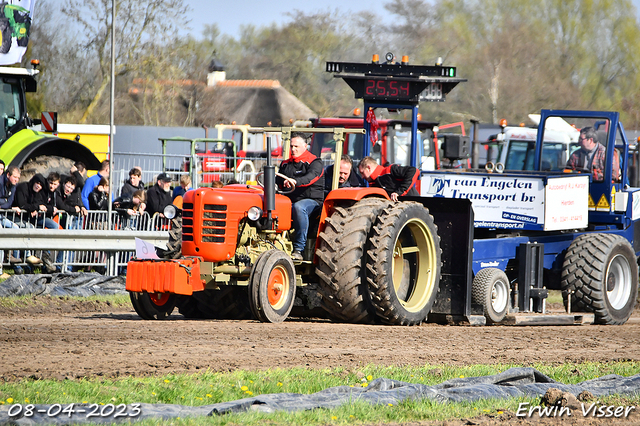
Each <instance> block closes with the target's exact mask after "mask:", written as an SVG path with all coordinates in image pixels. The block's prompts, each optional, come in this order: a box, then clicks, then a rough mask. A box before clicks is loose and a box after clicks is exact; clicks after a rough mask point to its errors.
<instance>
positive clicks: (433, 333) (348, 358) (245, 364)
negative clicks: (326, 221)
mask: <svg viewBox="0 0 640 426" xmlns="http://www.w3.org/2000/svg"><path fill="white" fill-rule="evenodd" d="M0 347H1V348H2V350H0V380H3V381H14V380H17V379H20V378H25V377H27V378H34V379H37V378H54V379H61V380H62V379H75V378H81V377H97V376H100V377H119V376H130V375H131V376H147V375H163V374H168V373H182V372H187V373H193V372H197V371H203V370H207V369H208V370H211V371H230V370H235V369H249V370H251V369H267V368H275V367H281V368H287V367H300V366H302V367H309V368H323V367H337V366H343V367H345V368H348V369H349V370H357V369H358V368H360V367H362V366H364V365H367V364H377V365H396V366H409V365H411V366H421V365H424V364H432V365H438V364H445V365H469V364H496V363H501V364H511V363H513V364H520V365H525V366H526V365H531V364H533V363H548V364H560V363H565V362H572V363H579V362H585V361H597V362H608V361H626V360H634V361H637V360H640V315H639V312H638V310H636V311H635V312H634V315H633V316H632V317H631V319H630V321H629V322H628V323H627V324H625V325H622V326H601V325H579V326H524V327H523V326H484V327H472V326H444V325H435V324H424V325H421V326H417V327H389V326H381V325H380V326H378V325H351V324H335V323H331V322H329V321H327V320H324V319H317V320H314V319H300V320H296V319H290V320H287V321H286V322H284V323H282V324H263V323H259V322H257V321H217V320H185V319H184V318H183V317H182V316H180V315H177V314H174V315H173V316H171V317H170V319H168V320H165V321H143V320H141V319H140V318H139V317H138V315H137V314H136V313H135V312H134V311H133V309H132V308H129V307H113V306H111V305H109V304H107V303H104V302H84V301H77V300H75V301H74V300H67V299H60V298H44V299H41V300H40V301H39V303H37V304H34V305H32V306H30V307H28V308H24V307H22V308H0ZM511 414H513V413H511ZM506 415H507V416H510V415H509V413H506ZM580 417H582V416H580ZM510 418H511V420H513V421H516V420H515V418H514V417H513V416H511V417H510ZM634 418H635V421H636V422H637V423H640V417H638V416H635V417H634ZM556 420H557V419H556ZM569 420H570V421H571V422H574V419H566V421H569ZM596 420H597V421H598V422H600V421H601V419H590V418H586V419H584V418H583V419H581V421H580V423H566V424H580V425H586V424H592V423H589V422H591V421H596ZM618 420H619V419H618ZM474 421H477V422H481V423H479V424H493V423H494V422H495V424H505V422H506V423H508V421H507V420H501V419H499V418H494V417H487V416H485V417H483V418H479V419H475V420H474ZM518 421H519V420H518ZM585 422H586V423H585ZM538 423H539V421H538ZM538 423H536V424H538ZM449 424H450V425H455V424H474V423H455V422H449ZM519 424H527V423H519ZM593 424H595V423H593ZM597 424H600V423H597Z"/></svg>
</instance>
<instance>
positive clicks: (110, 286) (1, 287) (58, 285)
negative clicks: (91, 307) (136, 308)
mask: <svg viewBox="0 0 640 426" xmlns="http://www.w3.org/2000/svg"><path fill="white" fill-rule="evenodd" d="M126 292H127V291H126V290H125V279H124V277H106V276H104V275H100V274H94V273H84V272H83V273H79V272H76V273H68V274H27V275H12V276H11V277H9V278H7V279H6V280H5V281H3V282H2V283H0V297H9V296H27V295H34V296H45V295H47V296H81V297H87V296H95V295H107V294H124V293H126Z"/></svg>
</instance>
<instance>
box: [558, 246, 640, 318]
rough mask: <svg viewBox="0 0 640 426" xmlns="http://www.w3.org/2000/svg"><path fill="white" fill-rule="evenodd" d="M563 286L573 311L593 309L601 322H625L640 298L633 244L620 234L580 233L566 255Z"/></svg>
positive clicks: (590, 310)
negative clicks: (639, 296)
mask: <svg viewBox="0 0 640 426" xmlns="http://www.w3.org/2000/svg"><path fill="white" fill-rule="evenodd" d="M560 286H561V289H562V296H563V298H564V299H565V303H566V301H567V300H568V298H569V297H571V306H572V310H573V311H577V312H580V311H587V312H593V313H594V314H595V322H596V323H599V324H624V323H625V322H627V320H628V319H629V317H630V316H631V313H632V312H633V308H634V306H635V304H636V299H637V297H638V265H637V263H636V256H635V253H634V251H633V248H632V247H631V244H630V243H629V242H628V241H627V240H626V239H625V238H624V237H621V236H619V235H613V234H584V235H580V236H579V237H578V238H576V239H575V240H574V241H573V242H572V243H571V245H570V246H569V249H568V250H567V253H566V255H565V257H564V262H563V264H562V281H561V283H560Z"/></svg>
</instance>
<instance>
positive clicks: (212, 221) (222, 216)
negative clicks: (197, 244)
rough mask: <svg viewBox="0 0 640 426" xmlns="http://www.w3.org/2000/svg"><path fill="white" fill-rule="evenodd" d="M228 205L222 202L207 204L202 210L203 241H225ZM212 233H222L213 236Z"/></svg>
mask: <svg viewBox="0 0 640 426" xmlns="http://www.w3.org/2000/svg"><path fill="white" fill-rule="evenodd" d="M226 211H227V206H226V205H221V204H205V205H204V211H203V212H202V241H203V242H207V243H224V241H225V240H224V235H225V228H226V226H227V222H226V219H227V213H226ZM212 235H220V236H218V237H213V236H212Z"/></svg>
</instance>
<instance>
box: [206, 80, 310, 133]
mask: <svg viewBox="0 0 640 426" xmlns="http://www.w3.org/2000/svg"><path fill="white" fill-rule="evenodd" d="M201 103H202V105H201V108H199V111H198V114H197V119H198V121H199V122H202V123H205V124H207V125H214V124H216V123H219V122H232V121H235V122H236V123H243V124H249V125H252V126H266V125H267V124H268V123H271V125H272V126H282V125H289V120H290V119H293V120H296V119H308V118H310V117H315V116H316V114H315V113H314V112H313V111H312V110H311V109H310V108H309V107H308V106H306V105H305V104H304V103H303V102H302V101H300V99H298V98H296V97H295V96H294V95H292V94H291V93H289V92H288V91H287V90H286V89H285V88H284V87H282V86H280V83H279V82H278V81H277V80H226V81H223V82H220V83H218V84H217V85H216V86H214V87H211V88H207V90H206V92H205V95H204V96H203V99H202V102H201ZM221 107H222V108H221Z"/></svg>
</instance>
